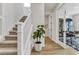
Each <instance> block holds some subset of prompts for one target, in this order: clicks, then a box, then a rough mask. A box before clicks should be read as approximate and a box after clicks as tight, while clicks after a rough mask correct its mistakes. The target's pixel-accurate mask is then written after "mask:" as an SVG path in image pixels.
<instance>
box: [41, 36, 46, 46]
mask: <svg viewBox="0 0 79 59" xmlns="http://www.w3.org/2000/svg"><path fill="white" fill-rule="evenodd" d="M41 42H42V43H41V45H42V47H45V38H44V37H42V38H41Z"/></svg>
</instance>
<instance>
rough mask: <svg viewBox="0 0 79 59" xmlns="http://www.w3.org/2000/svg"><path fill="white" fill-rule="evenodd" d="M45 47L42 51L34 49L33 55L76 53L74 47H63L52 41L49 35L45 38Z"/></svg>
mask: <svg viewBox="0 0 79 59" xmlns="http://www.w3.org/2000/svg"><path fill="white" fill-rule="evenodd" d="M45 44H46V46H45V48H43V50H42V51H41V52H36V51H35V50H32V55H74V54H76V52H75V50H74V49H71V48H69V49H63V48H62V47H61V46H59V45H58V44H56V43H54V42H53V41H51V40H50V39H49V38H48V37H47V38H45Z"/></svg>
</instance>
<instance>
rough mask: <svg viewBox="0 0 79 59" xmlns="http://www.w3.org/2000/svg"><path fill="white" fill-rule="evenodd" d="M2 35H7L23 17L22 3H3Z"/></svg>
mask: <svg viewBox="0 0 79 59" xmlns="http://www.w3.org/2000/svg"><path fill="white" fill-rule="evenodd" d="M2 8H3V12H2V14H3V15H2V16H3V20H2V35H3V36H4V35H7V34H8V31H10V30H11V29H12V26H13V25H14V24H15V23H16V22H17V21H18V20H20V18H21V17H22V16H23V15H24V12H23V4H22V3H3V4H2Z"/></svg>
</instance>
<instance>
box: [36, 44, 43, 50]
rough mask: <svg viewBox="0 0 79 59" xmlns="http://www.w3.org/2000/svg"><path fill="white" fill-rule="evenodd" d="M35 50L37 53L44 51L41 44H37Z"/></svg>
mask: <svg viewBox="0 0 79 59" xmlns="http://www.w3.org/2000/svg"><path fill="white" fill-rule="evenodd" d="M35 50H36V51H41V50H42V45H41V43H40V44H37V43H35Z"/></svg>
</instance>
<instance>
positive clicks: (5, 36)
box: [5, 35, 17, 37]
mask: <svg viewBox="0 0 79 59" xmlns="http://www.w3.org/2000/svg"><path fill="white" fill-rule="evenodd" d="M5 37H17V35H7V36H5Z"/></svg>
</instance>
